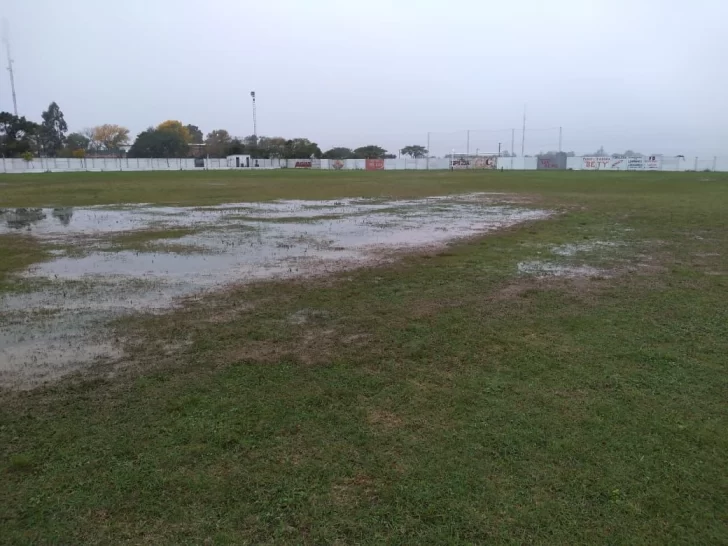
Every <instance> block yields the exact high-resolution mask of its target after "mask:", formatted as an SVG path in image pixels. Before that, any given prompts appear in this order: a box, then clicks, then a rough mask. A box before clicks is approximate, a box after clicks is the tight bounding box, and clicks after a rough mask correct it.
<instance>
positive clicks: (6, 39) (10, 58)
mask: <svg viewBox="0 0 728 546" xmlns="http://www.w3.org/2000/svg"><path fill="white" fill-rule="evenodd" d="M2 26H3V37H2V40H3V45H5V52H6V53H7V56H8V72H9V73H10V92H11V93H12V95H13V111H14V113H15V115H16V116H17V115H18V98H17V97H16V95H15V74H13V62H14V61H13V56H12V55H11V53H10V32H9V31H8V21H7V19H3V21H2Z"/></svg>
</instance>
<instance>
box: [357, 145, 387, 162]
mask: <svg viewBox="0 0 728 546" xmlns="http://www.w3.org/2000/svg"><path fill="white" fill-rule="evenodd" d="M354 153H355V154H356V157H357V158H359V159H384V156H385V155H386V153H387V150H385V149H384V148H381V147H379V146H375V145H373V144H370V145H369V146H362V147H360V148H357V149H356V150H354Z"/></svg>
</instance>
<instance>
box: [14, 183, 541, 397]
mask: <svg viewBox="0 0 728 546" xmlns="http://www.w3.org/2000/svg"><path fill="white" fill-rule="evenodd" d="M549 215H550V211H547V210H543V209H532V208H526V207H524V206H521V205H520V204H518V203H515V202H513V200H511V199H509V196H507V195H500V194H467V195H459V196H457V195H456V196H443V197H430V198H426V199H416V200H385V199H340V200H333V201H290V200H289V201H272V202H265V203H231V204H225V205H219V206H205V207H157V206H150V205H116V206H102V207H88V208H75V209H74V208H55V209H12V210H5V211H2V214H0V233H12V232H17V231H18V230H22V231H23V232H24V233H29V234H31V235H32V236H34V237H36V238H37V239H38V240H39V241H40V242H42V243H47V244H48V245H53V246H54V248H56V250H55V251H54V253H53V258H52V259H50V260H48V261H45V262H43V263H40V264H37V265H36V266H34V267H32V268H31V269H29V270H28V271H26V272H25V273H23V274H22V277H23V283H24V285H26V286H30V289H26V290H24V291H23V292H22V293H10V294H6V295H4V296H3V297H2V298H1V299H0V309H2V311H1V312H0V326H1V327H2V329H3V335H2V337H0V385H4V386H13V387H17V386H19V385H34V384H37V383H38V382H42V381H45V380H48V379H53V378H55V377H59V376H61V375H63V374H65V373H68V372H69V371H73V370H74V369H79V368H80V367H82V366H83V365H84V364H85V363H89V362H93V361H96V360H98V359H102V358H107V359H113V358H119V357H120V354H121V353H120V350H119V347H118V346H117V345H118V344H116V343H114V342H113V341H109V339H108V336H107V334H108V332H107V328H106V324H108V323H109V321H111V320H113V319H115V318H118V317H119V316H123V315H128V314H132V313H135V312H139V311H144V312H149V311H152V312H162V311H164V310H167V309H170V308H172V307H174V306H177V305H180V304H181V303H182V302H184V301H185V298H189V297H190V296H201V295H204V294H206V293H210V292H211V291H214V290H219V289H221V288H223V287H225V286H230V285H234V284H241V283H249V282H253V281H260V280H268V279H284V278H294V277H306V276H311V275H321V274H327V273H330V272H335V271H341V270H342V269H345V268H351V267H356V266H359V265H369V264H376V263H381V262H382V261H388V260H392V259H396V257H397V256H398V255H400V254H401V253H402V252H408V251H413V250H418V249H422V248H425V247H427V248H428V249H430V248H437V247H442V246H444V245H446V244H447V243H449V242H450V241H453V240H457V239H462V238H467V237H471V236H474V235H479V234H483V233H487V232H489V231H493V230H496V229H500V228H505V227H508V226H512V225H515V224H518V223H520V222H525V221H529V220H537V219H543V218H546V217H548V216H549ZM155 234H157V238H155ZM172 234H173V235H174V237H170V235H172ZM179 235H181V236H179ZM137 239H138V240H139V241H142V244H143V246H140V247H138V248H134V249H128V248H118V247H115V246H114V244H110V241H111V242H112V243H113V241H119V240H126V241H127V242H128V241H129V240H137ZM59 249H60V250H59ZM39 311H42V313H41V315H43V316H42V317H40V316H39V313H38V312H39ZM317 318H320V317H318V316H317V315H316V313H315V312H313V311H312V310H301V312H300V313H298V314H295V315H294V316H292V317H290V321H291V323H293V324H306V323H309V322H312V321H314V322H315V321H316V319H317ZM94 336H97V337H98V338H99V339H101V340H102V341H103V343H101V342H96V341H95V340H94V339H93V337H94Z"/></svg>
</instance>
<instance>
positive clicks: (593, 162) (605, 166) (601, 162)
mask: <svg viewBox="0 0 728 546" xmlns="http://www.w3.org/2000/svg"><path fill="white" fill-rule="evenodd" d="M581 161H582V165H581V168H582V169H585V170H587V171H621V170H623V169H626V168H627V160H626V159H619V158H616V159H615V158H612V157H607V156H603V157H602V156H587V157H582V158H581Z"/></svg>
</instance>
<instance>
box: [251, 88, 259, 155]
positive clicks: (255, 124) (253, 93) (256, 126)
mask: <svg viewBox="0 0 728 546" xmlns="http://www.w3.org/2000/svg"><path fill="white" fill-rule="evenodd" d="M250 96H251V97H252V99H253V136H254V137H255V142H256V144H257V143H258V118H257V117H256V115H255V91H251V92H250Z"/></svg>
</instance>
